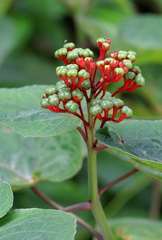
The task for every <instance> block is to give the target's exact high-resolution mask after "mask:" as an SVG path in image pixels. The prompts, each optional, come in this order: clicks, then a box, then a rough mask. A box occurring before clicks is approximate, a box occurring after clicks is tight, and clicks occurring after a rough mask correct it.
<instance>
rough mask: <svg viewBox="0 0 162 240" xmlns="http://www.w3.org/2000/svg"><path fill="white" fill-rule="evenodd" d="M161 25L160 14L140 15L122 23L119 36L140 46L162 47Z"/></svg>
mask: <svg viewBox="0 0 162 240" xmlns="http://www.w3.org/2000/svg"><path fill="white" fill-rule="evenodd" d="M161 25H162V17H161V16H160V15H159V16H157V15H143V16H142V15H138V16H135V17H133V18H131V19H128V20H127V21H125V22H123V23H121V25H120V26H119V33H120V34H119V37H120V38H121V39H123V40H124V41H126V42H127V43H129V44H133V45H135V46H138V47H140V48H144V49H147V48H148V49H162V44H161V42H162V31H161V29H160V28H159V26H161Z"/></svg>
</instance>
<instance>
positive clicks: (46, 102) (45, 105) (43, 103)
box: [40, 98, 49, 107]
mask: <svg viewBox="0 0 162 240" xmlns="http://www.w3.org/2000/svg"><path fill="white" fill-rule="evenodd" d="M40 104H41V106H42V107H48V106H49V103H48V98H43V99H42V100H41V102H40Z"/></svg>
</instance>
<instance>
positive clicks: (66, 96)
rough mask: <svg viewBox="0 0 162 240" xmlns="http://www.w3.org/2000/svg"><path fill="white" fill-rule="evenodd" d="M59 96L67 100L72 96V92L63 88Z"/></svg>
mask: <svg viewBox="0 0 162 240" xmlns="http://www.w3.org/2000/svg"><path fill="white" fill-rule="evenodd" d="M58 96H59V98H60V99H61V100H66V99H70V98H71V93H70V91H69V90H66V89H61V90H60V91H59V93H58Z"/></svg>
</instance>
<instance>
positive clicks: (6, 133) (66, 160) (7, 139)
mask: <svg viewBox="0 0 162 240" xmlns="http://www.w3.org/2000/svg"><path fill="white" fill-rule="evenodd" d="M0 143H1V148H0V177H1V178H2V179H4V180H5V181H7V182H9V183H10V184H11V185H12V186H13V187H14V188H22V187H27V186H30V185H31V184H34V183H35V182H37V181H40V180H45V179H46V180H50V181H55V182H59V181H63V180H65V179H68V178H70V177H72V176H73V175H75V174H76V173H77V172H78V171H79V169H80V168H81V164H82V157H81V143H80V135H79V133H78V132H77V131H76V130H74V131H71V132H68V133H66V134H62V135H58V136H55V137H49V138H23V137H22V136H21V135H19V134H16V133H14V132H12V131H11V129H9V128H5V127H3V128H1V129H0Z"/></svg>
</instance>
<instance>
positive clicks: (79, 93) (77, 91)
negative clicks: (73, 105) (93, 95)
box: [72, 89, 84, 101]
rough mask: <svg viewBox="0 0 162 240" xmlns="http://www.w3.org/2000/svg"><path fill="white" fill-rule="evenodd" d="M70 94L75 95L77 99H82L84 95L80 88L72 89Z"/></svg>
mask: <svg viewBox="0 0 162 240" xmlns="http://www.w3.org/2000/svg"><path fill="white" fill-rule="evenodd" d="M72 96H73V97H77V99H78V100H79V101H80V100H82V98H83V96H84V95H83V93H82V92H81V91H80V90H78V89H75V90H74V91H72Z"/></svg>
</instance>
